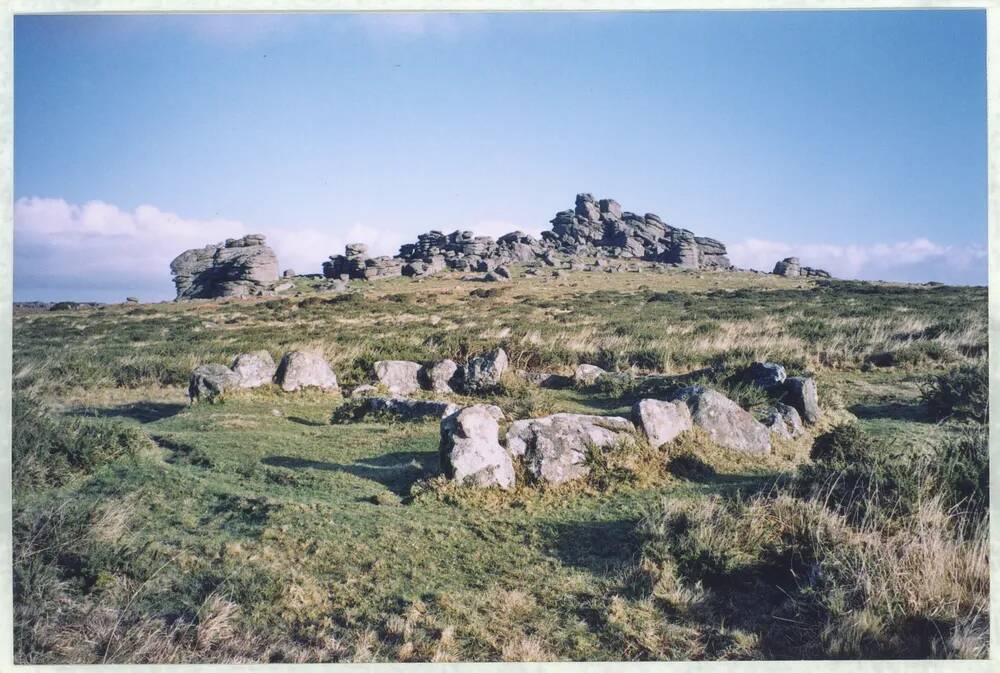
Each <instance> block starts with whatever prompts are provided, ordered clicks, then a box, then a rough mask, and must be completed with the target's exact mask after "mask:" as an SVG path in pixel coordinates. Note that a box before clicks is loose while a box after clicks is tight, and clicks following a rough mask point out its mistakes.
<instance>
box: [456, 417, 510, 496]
mask: <svg viewBox="0 0 1000 673" xmlns="http://www.w3.org/2000/svg"><path fill="white" fill-rule="evenodd" d="M502 418H503V412H502V411H501V410H500V407H496V406H492V405H485V404H476V405H473V406H470V407H465V408H464V409H460V410H459V411H456V412H454V413H452V414H449V415H448V416H445V417H444V418H443V419H442V420H441V444H440V447H439V450H440V454H441V469H442V470H443V471H444V475H445V476H446V477H447V478H448V479H453V480H455V481H457V482H458V483H460V484H463V485H469V486H480V487H487V486H499V487H500V488H502V489H509V488H512V487H513V486H514V463H513V461H512V460H511V457H510V453H508V451H507V449H505V448H504V447H503V446H502V445H501V444H500V439H499V437H500V424H499V421H500V420H501V419H502Z"/></svg>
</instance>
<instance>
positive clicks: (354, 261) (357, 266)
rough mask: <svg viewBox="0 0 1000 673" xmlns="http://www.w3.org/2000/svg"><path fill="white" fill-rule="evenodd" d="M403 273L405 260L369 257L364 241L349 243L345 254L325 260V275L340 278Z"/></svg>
mask: <svg viewBox="0 0 1000 673" xmlns="http://www.w3.org/2000/svg"><path fill="white" fill-rule="evenodd" d="M402 273H403V262H402V261H400V260H398V259H393V258H392V257H385V256H383V257H369V256H368V246H367V245H365V244H364V243H348V244H347V246H345V248H344V254H343V255H334V256H332V257H330V259H329V261H326V262H323V276H325V277H326V278H339V279H340V280H350V279H355V280H373V279H375V278H391V277H393V276H399V275H402Z"/></svg>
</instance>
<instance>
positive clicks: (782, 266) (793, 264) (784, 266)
mask: <svg viewBox="0 0 1000 673" xmlns="http://www.w3.org/2000/svg"><path fill="white" fill-rule="evenodd" d="M773 273H774V274H775V275H777V276H787V277H789V278H798V277H799V275H801V273H802V265H801V264H799V258H798V257H786V258H784V259H782V260H780V261H778V262H775V264H774V271H773Z"/></svg>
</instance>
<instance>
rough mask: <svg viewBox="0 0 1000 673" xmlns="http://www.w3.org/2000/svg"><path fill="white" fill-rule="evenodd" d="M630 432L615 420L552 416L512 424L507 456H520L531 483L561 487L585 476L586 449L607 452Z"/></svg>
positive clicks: (630, 427)
mask: <svg viewBox="0 0 1000 673" xmlns="http://www.w3.org/2000/svg"><path fill="white" fill-rule="evenodd" d="M633 432H635V426H634V425H632V423H631V422H630V421H629V420H628V419H625V418H620V417H618V416H588V415H585V414H553V415H551V416H543V417H542V418H530V419H526V420H522V421H515V422H514V423H512V424H511V426H510V428H509V429H508V430H507V448H508V449H509V450H510V452H511V455H514V456H523V458H524V464H525V467H526V468H527V469H528V472H530V473H531V474H532V475H533V476H534V477H535V479H538V480H539V481H546V482H548V483H551V484H561V483H563V482H567V481H570V480H573V479H579V478H581V477H584V476H586V475H587V473H588V472H589V471H590V470H589V468H588V467H587V465H586V459H587V451H588V450H589V449H590V447H595V448H598V449H608V448H611V447H613V446H615V445H617V444H618V443H620V442H622V441H623V440H625V439H627V438H628V437H629V436H630V435H631V434H632V433H633Z"/></svg>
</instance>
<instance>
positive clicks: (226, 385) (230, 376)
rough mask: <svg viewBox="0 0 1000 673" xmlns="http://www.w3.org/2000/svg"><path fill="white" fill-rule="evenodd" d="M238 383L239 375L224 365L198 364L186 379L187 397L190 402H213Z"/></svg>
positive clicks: (237, 385)
mask: <svg viewBox="0 0 1000 673" xmlns="http://www.w3.org/2000/svg"><path fill="white" fill-rule="evenodd" d="M239 383H240V379H239V376H237V375H236V374H235V373H234V372H233V370H232V369H230V368H229V367H227V366H226V365H219V364H208V365H199V366H198V367H195V370H194V371H193V372H191V378H190V379H189V380H188V397H189V398H191V401H192V402H214V401H216V400H217V399H219V397H221V396H222V394H223V393H224V392H226V391H227V390H230V389H231V388H237V387H239Z"/></svg>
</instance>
